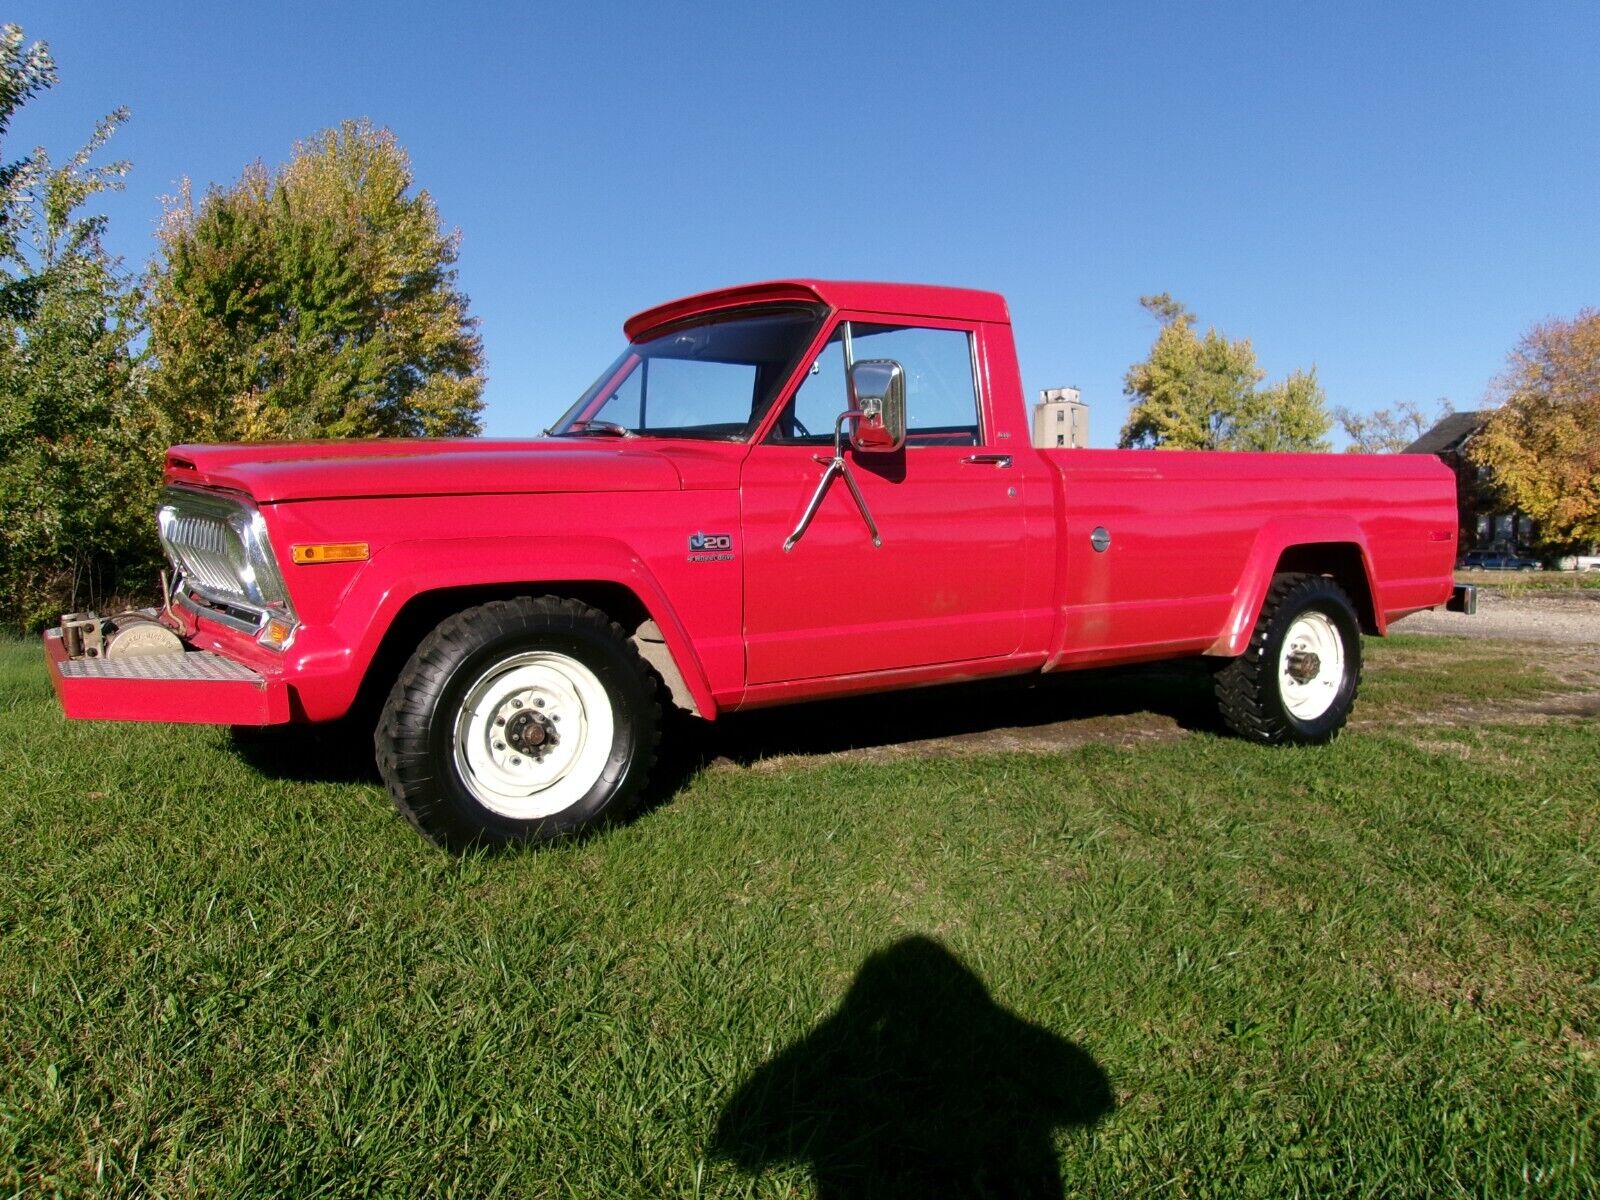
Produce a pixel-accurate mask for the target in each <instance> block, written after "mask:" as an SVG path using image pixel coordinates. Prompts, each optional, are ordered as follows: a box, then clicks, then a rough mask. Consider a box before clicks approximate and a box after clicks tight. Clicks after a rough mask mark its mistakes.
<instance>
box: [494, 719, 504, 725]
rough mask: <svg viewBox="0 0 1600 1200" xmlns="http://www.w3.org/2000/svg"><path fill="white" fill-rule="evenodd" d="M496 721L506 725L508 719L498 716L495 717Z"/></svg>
mask: <svg viewBox="0 0 1600 1200" xmlns="http://www.w3.org/2000/svg"><path fill="white" fill-rule="evenodd" d="M494 723H495V724H496V725H504V724H505V723H506V719H505V718H504V717H496V718H495V719H494Z"/></svg>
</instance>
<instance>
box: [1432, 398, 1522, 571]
mask: <svg viewBox="0 0 1600 1200" xmlns="http://www.w3.org/2000/svg"><path fill="white" fill-rule="evenodd" d="M1491 411H1492V410H1490V409H1480V410H1479V411H1478V412H1458V413H1451V414H1450V415H1449V416H1447V417H1444V418H1443V419H1441V420H1440V421H1439V423H1438V424H1436V425H1435V426H1434V427H1433V428H1432V429H1430V430H1428V432H1427V433H1425V434H1423V435H1422V436H1421V437H1419V438H1418V439H1417V440H1416V441H1414V442H1412V443H1411V444H1410V445H1409V446H1407V447H1406V448H1405V451H1404V453H1406V454H1436V455H1438V456H1439V458H1440V459H1441V460H1442V461H1443V462H1444V464H1445V465H1446V466H1447V467H1449V468H1450V469H1451V470H1452V471H1454V472H1455V476H1456V514H1457V519H1458V521H1459V522H1460V537H1459V540H1458V541H1457V543H1456V545H1457V546H1458V548H1459V549H1460V551H1461V553H1463V554H1464V553H1466V552H1467V551H1468V550H1504V551H1519V552H1520V551H1527V550H1530V549H1532V548H1534V546H1535V544H1536V542H1537V536H1538V527H1537V526H1536V525H1535V524H1534V521H1533V518H1531V517H1529V516H1528V515H1527V514H1525V513H1521V512H1518V511H1517V510H1515V509H1506V508H1504V507H1503V506H1501V505H1500V504H1498V503H1496V500H1495V496H1494V492H1493V490H1492V489H1491V488H1490V487H1489V486H1488V479H1489V472H1488V468H1486V467H1480V466H1478V465H1477V464H1476V463H1474V462H1471V461H1469V460H1468V458H1467V445H1468V444H1469V443H1470V442H1471V441H1472V439H1473V438H1474V437H1476V436H1477V434H1478V431H1479V430H1480V429H1482V428H1483V423H1484V422H1485V421H1486V420H1488V418H1489V413H1490V412H1491Z"/></svg>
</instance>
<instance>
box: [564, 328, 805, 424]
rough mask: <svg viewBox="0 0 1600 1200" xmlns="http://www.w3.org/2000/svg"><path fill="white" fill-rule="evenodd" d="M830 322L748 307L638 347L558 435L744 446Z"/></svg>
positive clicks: (573, 411)
mask: <svg viewBox="0 0 1600 1200" xmlns="http://www.w3.org/2000/svg"><path fill="white" fill-rule="evenodd" d="M822 316H823V313H822V311H821V310H820V309H818V308H811V307H785V308H776V307H768V308H763V309H761V310H760V311H759V312H751V311H749V310H746V311H745V312H743V313H734V314H730V315H727V316H723V317H716V318H710V319H705V320H699V321H694V322H691V323H687V324H683V325H678V326H675V327H673V328H672V329H670V330H668V331H667V332H666V333H663V334H660V335H658V336H657V337H653V338H651V339H650V340H648V341H643V342H634V343H633V344H631V345H630V346H629V347H628V348H627V349H626V350H624V351H623V352H622V355H621V356H620V357H619V358H618V359H617V361H616V362H614V363H612V364H611V366H609V367H608V368H606V370H605V372H604V373H603V374H602V375H601V376H600V378H599V379H597V380H596V381H595V383H594V386H593V387H591V388H590V389H589V390H588V391H586V392H585V393H584V394H583V395H582V396H580V397H579V398H578V402H577V403H576V404H574V405H573V406H572V407H571V408H569V409H568V410H567V413H566V415H565V416H563V417H562V418H561V420H559V421H557V422H556V423H555V424H554V425H552V426H551V427H550V434H551V436H553V437H585V436H596V437H629V436H632V435H634V434H642V435H645V436H648V437H679V438H709V439H714V440H717V441H732V442H737V441H743V440H745V439H746V438H748V437H749V436H750V435H751V434H753V433H754V432H755V431H756V427H757V426H759V425H760V424H761V419H762V418H763V417H764V416H766V413H767V409H768V408H770V407H771V405H772V402H773V400H774V399H776V397H777V394H778V391H779V389H781V388H782V387H783V383H784V381H785V380H786V379H788V378H789V376H790V375H791V374H792V373H793V372H794V368H795V365H796V364H797V362H798V361H799V358H800V356H801V355H802V354H803V353H805V350H806V347H807V346H809V345H810V344H811V339H812V338H813V337H814V336H815V334H816V332H817V327H818V325H819V324H820V323H821V321H822Z"/></svg>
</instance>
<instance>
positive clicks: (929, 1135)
mask: <svg viewBox="0 0 1600 1200" xmlns="http://www.w3.org/2000/svg"><path fill="white" fill-rule="evenodd" d="M1112 1107H1113V1100H1112V1092H1111V1085H1110V1082H1109V1081H1108V1080H1107V1078H1106V1074H1105V1072H1104V1071H1103V1070H1102V1069H1101V1068H1100V1066H1099V1065H1098V1064H1097V1063H1096V1062H1095V1061H1094V1059H1093V1058H1091V1057H1090V1056H1089V1055H1088V1054H1087V1053H1086V1052H1085V1051H1083V1050H1081V1049H1079V1048H1078V1047H1077V1046H1075V1045H1073V1044H1072V1043H1071V1042H1069V1041H1066V1040H1065V1039H1063V1038H1060V1037H1057V1036H1056V1035H1055V1034H1053V1033H1051V1032H1050V1031H1048V1030H1046V1029H1042V1028H1040V1027H1039V1026H1038V1025H1034V1024H1031V1023H1030V1022H1028V1021H1025V1020H1023V1019H1022V1018H1021V1017H1018V1016H1017V1015H1016V1014H1015V1013H1012V1012H1009V1011H1007V1010H1006V1009H1005V1008H1003V1007H1001V1006H1000V1005H999V1004H997V1003H996V1002H995V1001H994V999H993V998H992V997H991V996H990V995H989V992H988V989H987V988H985V987H984V985H983V982H982V981H981V980H980V979H979V978H978V977H977V976H976V975H974V974H973V973H972V972H971V971H970V970H969V969H968V968H967V967H966V966H964V965H963V964H962V962H961V961H960V960H959V959H958V958H956V957H955V955H953V954H952V953H951V952H950V951H949V950H947V949H946V948H945V947H944V946H942V945H941V944H940V943H938V942H937V941H934V940H932V939H931V938H926V937H911V938H906V939H904V940H902V941H899V942H896V943H895V944H894V945H892V946H890V947H888V948H887V949H885V950H881V951H879V952H878V953H876V954H874V955H872V956H871V957H870V958H868V959H867V960H866V962H865V963H863V964H862V966H861V969H860V970H859V971H858V972H857V973H856V977H855V980H854V982H853V983H852V984H851V986H850V990H849V992H847V993H846V995H845V997H844V1000H843V1001H842V1002H841V1003H840V1005H839V1008H838V1010H837V1011H835V1012H834V1013H833V1014H832V1015H830V1016H829V1017H827V1018H826V1019H825V1020H824V1021H823V1022H822V1023H821V1024H820V1025H818V1026H817V1027H816V1028H815V1029H813V1030H812V1031H811V1032H810V1033H808V1034H806V1035H805V1036H804V1037H803V1038H801V1039H800V1040H799V1041H797V1042H795V1043H794V1044H793V1045H791V1046H789V1047H787V1048H786V1049H784V1050H782V1051H780V1052H779V1053H778V1054H777V1055H776V1056H775V1057H773V1058H771V1059H770V1060H768V1061H767V1062H766V1063H764V1064H762V1065H761V1066H760V1067H758V1068H757V1069H756V1070H755V1072H754V1073H753V1074H752V1075H751V1076H750V1077H749V1078H748V1079H746V1080H745V1081H744V1082H743V1083H742V1084H741V1085H740V1086H739V1088H738V1090H737V1091H736V1092H735V1094H734V1095H733V1096H732V1098H731V1099H729V1101H728V1102H727V1104H726V1106H725V1107H724V1108H723V1110H722V1114H721V1117H720V1119H719V1121H718V1124H717V1130H716V1135H715V1138H714V1140H713V1143H712V1152H713V1153H714V1154H716V1155H717V1156H719V1157H722V1158H725V1159H729V1160H731V1161H732V1162H733V1163H734V1164H735V1165H737V1166H738V1167H740V1168H742V1169H744V1170H746V1171H751V1172H755V1171H759V1170H761V1169H762V1168H764V1167H769V1166H777V1165H779V1164H781V1163H791V1162H804V1163H807V1164H808V1165H809V1167H810V1169H811V1171H812V1172H813V1174H814V1176H815V1179H816V1187H817V1196H818V1200H858V1198H859V1200H866V1198H869V1197H870V1198H883V1200H890V1198H893V1200H899V1198H902V1197H903V1198H905V1200H910V1198H912V1197H916V1198H917V1200H928V1198H930V1197H985V1198H989V1197H996V1198H997V1197H1011V1196H1015V1197H1051V1198H1058V1197H1061V1196H1062V1195H1063V1192H1062V1186H1061V1171H1060V1163H1059V1161H1058V1160H1057V1158H1056V1153H1055V1137H1054V1135H1055V1130H1057V1129H1059V1128H1063V1127H1071V1126H1088V1125H1091V1124H1093V1123H1094V1122H1095V1121H1097V1120H1098V1119H1099V1118H1100V1117H1102V1116H1104V1115H1105V1114H1106V1113H1108V1112H1110V1111H1111V1109H1112Z"/></svg>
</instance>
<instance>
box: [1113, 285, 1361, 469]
mask: <svg viewBox="0 0 1600 1200" xmlns="http://www.w3.org/2000/svg"><path fill="white" fill-rule="evenodd" d="M1139 303H1140V304H1142V305H1143V306H1144V307H1145V309H1146V311H1148V312H1149V313H1150V314H1151V315H1152V316H1154V317H1155V318H1156V319H1157V320H1158V321H1160V323H1161V332H1160V333H1158V334H1157V335H1156V340H1155V344H1154V345H1153V346H1151V348H1150V354H1149V356H1148V357H1147V358H1146V359H1145V360H1144V361H1143V362H1140V363H1135V364H1134V365H1133V366H1132V367H1130V368H1129V370H1128V374H1127V376H1126V378H1125V380H1124V387H1123V391H1124V393H1125V394H1126V395H1127V396H1128V397H1129V398H1130V399H1131V400H1132V401H1133V407H1132V409H1131V410H1130V412H1129V413H1128V421H1127V424H1125V425H1124V426H1123V427H1122V437H1121V439H1120V441H1119V443H1118V444H1119V445H1121V446H1125V447H1138V448H1149V447H1161V448H1164V449H1170V450H1280V451H1303V450H1326V449H1327V448H1328V443H1327V441H1326V440H1325V437H1326V434H1327V432H1328V429H1329V427H1330V425H1331V424H1332V420H1331V418H1330V417H1329V416H1328V413H1327V409H1326V401H1325V398H1324V396H1323V392H1322V385H1321V384H1320V383H1318V382H1317V373H1316V370H1315V368H1313V369H1312V370H1310V371H1296V372H1294V373H1293V374H1292V375H1290V376H1289V378H1288V379H1286V380H1284V381H1283V382H1282V383H1277V384H1273V385H1271V386H1269V387H1265V388H1263V387H1261V386H1260V384H1261V381H1262V380H1263V379H1264V378H1265V372H1263V371H1262V370H1261V368H1260V367H1259V366H1258V365H1257V364H1256V353H1255V349H1254V348H1253V347H1252V346H1251V345H1250V342H1249V341H1248V340H1244V341H1233V340H1231V339H1229V338H1227V337H1225V336H1224V335H1222V334H1220V333H1218V332H1217V331H1216V330H1215V329H1208V330H1206V332H1205V336H1204V337H1202V336H1200V335H1198V334H1197V333H1196V332H1195V318H1194V314H1193V313H1191V312H1190V311H1189V310H1188V309H1187V308H1185V307H1184V306H1183V305H1182V304H1180V303H1179V302H1178V301H1176V300H1174V299H1173V298H1172V297H1171V296H1169V295H1168V294H1166V293H1165V292H1163V293H1161V294H1160V295H1159V296H1144V297H1141V299H1140V301H1139Z"/></svg>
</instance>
